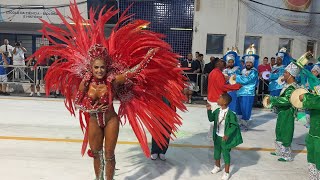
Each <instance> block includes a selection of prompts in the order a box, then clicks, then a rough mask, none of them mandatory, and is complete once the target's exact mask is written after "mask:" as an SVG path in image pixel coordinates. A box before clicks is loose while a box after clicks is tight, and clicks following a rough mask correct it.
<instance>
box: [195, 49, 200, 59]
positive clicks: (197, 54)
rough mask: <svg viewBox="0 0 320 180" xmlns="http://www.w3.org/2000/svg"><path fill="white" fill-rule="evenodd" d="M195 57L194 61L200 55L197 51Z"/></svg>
mask: <svg viewBox="0 0 320 180" xmlns="http://www.w3.org/2000/svg"><path fill="white" fill-rule="evenodd" d="M195 55H196V59H198V57H199V55H200V53H199V51H197V52H196V54H195Z"/></svg>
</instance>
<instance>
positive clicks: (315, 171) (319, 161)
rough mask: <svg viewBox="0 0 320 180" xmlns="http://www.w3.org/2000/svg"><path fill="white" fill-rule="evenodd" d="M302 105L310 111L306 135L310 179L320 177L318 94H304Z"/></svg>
mask: <svg viewBox="0 0 320 180" xmlns="http://www.w3.org/2000/svg"><path fill="white" fill-rule="evenodd" d="M302 102H303V107H304V108H306V109H308V110H309V112H310V129H309V133H308V135H307V137H306V146H307V151H308V152H307V153H308V154H307V159H308V163H309V164H308V169H309V177H310V179H311V180H318V179H320V104H319V102H320V96H319V95H315V94H310V93H308V94H305V95H304V97H303V101H302Z"/></svg>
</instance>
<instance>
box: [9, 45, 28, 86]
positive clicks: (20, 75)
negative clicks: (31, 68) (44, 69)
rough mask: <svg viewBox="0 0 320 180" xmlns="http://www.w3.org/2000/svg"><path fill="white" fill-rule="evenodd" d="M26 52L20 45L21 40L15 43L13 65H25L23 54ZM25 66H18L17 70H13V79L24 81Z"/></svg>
mask: <svg viewBox="0 0 320 180" xmlns="http://www.w3.org/2000/svg"><path fill="white" fill-rule="evenodd" d="M25 52H27V50H26V48H24V47H23V46H22V43H21V41H20V42H17V43H16V44H15V47H14V49H13V59H12V60H13V65H16V66H25V62H24V59H25V56H24V53H25ZM24 70H25V68H24V67H18V68H17V70H16V71H15V75H14V76H15V79H19V80H22V81H24V80H25V72H24Z"/></svg>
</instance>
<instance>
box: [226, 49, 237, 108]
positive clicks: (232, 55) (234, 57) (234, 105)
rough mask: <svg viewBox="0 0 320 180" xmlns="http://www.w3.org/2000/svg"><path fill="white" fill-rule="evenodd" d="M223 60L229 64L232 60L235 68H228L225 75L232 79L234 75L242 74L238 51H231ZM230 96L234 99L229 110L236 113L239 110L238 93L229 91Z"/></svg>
mask: <svg viewBox="0 0 320 180" xmlns="http://www.w3.org/2000/svg"><path fill="white" fill-rule="evenodd" d="M223 60H225V61H226V62H227V63H228V62H229V61H230V60H233V61H234V67H232V68H230V67H227V68H226V69H224V70H223V72H222V73H223V74H225V75H228V76H229V77H231V76H232V75H234V74H236V75H237V74H238V75H239V74H241V72H240V67H239V66H240V56H238V53H237V49H233V50H229V51H227V53H226V54H225V55H224V56H223ZM228 94H229V95H230V96H231V97H232V101H231V103H230V104H229V108H230V110H231V111H233V112H236V110H237V91H229V92H228Z"/></svg>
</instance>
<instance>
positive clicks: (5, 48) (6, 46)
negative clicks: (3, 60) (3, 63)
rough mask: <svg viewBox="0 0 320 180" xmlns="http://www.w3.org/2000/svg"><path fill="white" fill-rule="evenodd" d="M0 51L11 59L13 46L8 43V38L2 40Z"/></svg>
mask: <svg viewBox="0 0 320 180" xmlns="http://www.w3.org/2000/svg"><path fill="white" fill-rule="evenodd" d="M0 51H2V52H3V53H4V54H5V55H6V56H7V57H8V58H9V59H10V60H11V58H12V53H13V47H12V46H11V45H10V44H9V40H8V39H4V40H3V45H2V46H0Z"/></svg>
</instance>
